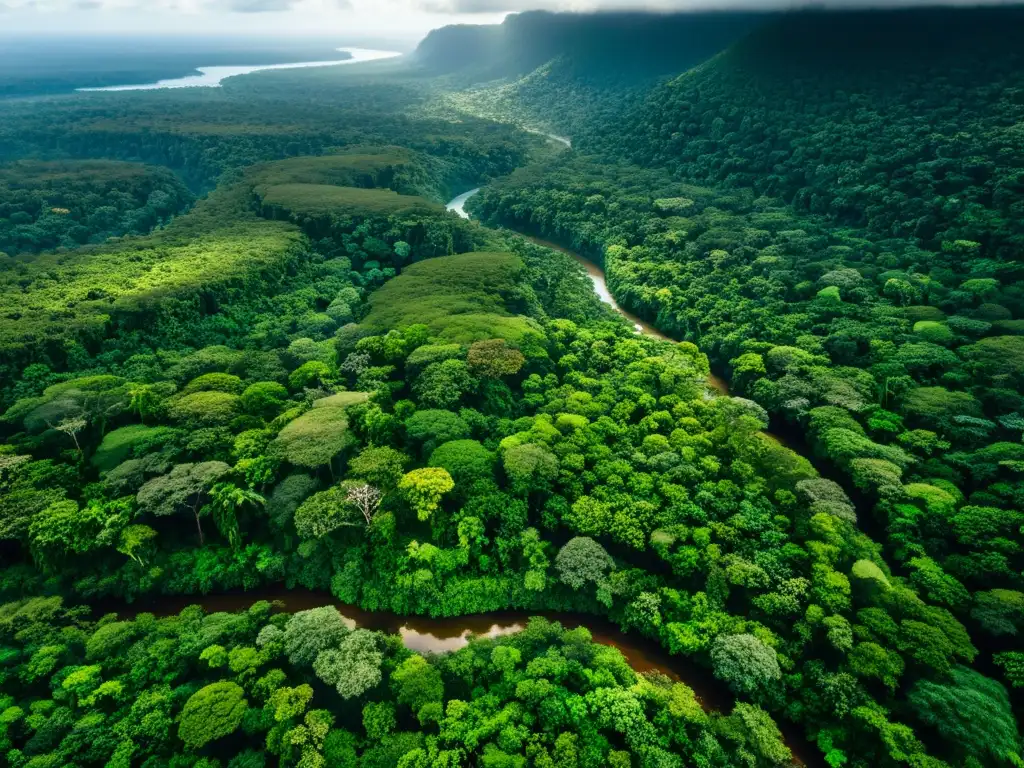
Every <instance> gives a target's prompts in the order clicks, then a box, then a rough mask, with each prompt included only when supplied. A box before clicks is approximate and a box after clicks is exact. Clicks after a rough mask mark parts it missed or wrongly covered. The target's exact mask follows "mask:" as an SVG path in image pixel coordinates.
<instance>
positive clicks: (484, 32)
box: [414, 11, 765, 81]
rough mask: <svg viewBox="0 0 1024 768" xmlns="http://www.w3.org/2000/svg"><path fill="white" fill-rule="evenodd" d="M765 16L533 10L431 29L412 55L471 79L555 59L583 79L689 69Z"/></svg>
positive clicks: (429, 66)
mask: <svg viewBox="0 0 1024 768" xmlns="http://www.w3.org/2000/svg"><path fill="white" fill-rule="evenodd" d="M764 19H765V16H764V14H756V13H687V14H671V15H659V14H650V13H596V14H579V13H549V12H545V11H533V12H529V13H521V14H516V15H513V16H509V17H508V18H507V19H506V20H505V21H504V23H502V24H501V25H497V26H494V25H492V26H450V27H443V28H441V29H437V30H434V31H433V32H431V33H430V34H429V35H427V37H426V39H424V40H423V42H422V43H420V45H419V48H418V49H417V50H416V53H415V54H414V59H415V60H416V61H417V62H418V63H419V64H421V65H422V66H423V67H424V68H425V69H426V70H427V71H429V72H431V73H432V74H451V73H458V74H459V75H462V76H464V77H466V78H467V79H468V80H471V81H472V80H477V81H483V80H493V79H498V78H505V77H513V76H521V75H525V74H527V73H529V72H532V71H533V70H535V69H537V68H538V67H541V66H542V65H544V64H546V63H547V62H549V61H551V60H552V59H555V58H560V57H562V58H565V59H567V60H568V61H570V62H572V65H573V70H574V74H575V75H577V76H581V77H595V78H609V77H610V78H614V79H617V80H620V79H623V78H629V77H632V78H637V77H639V78H645V77H651V76H659V75H668V74H677V73H679V72H682V71H684V70H686V69H689V68H690V67H692V66H694V65H696V64H699V63H700V62H702V61H704V60H705V59H707V58H709V57H710V56H713V55H714V54H716V53H718V52H719V51H721V50H722V49H723V48H725V47H727V46H728V45H729V44H731V43H732V42H734V41H736V40H738V39H739V38H740V37H742V36H743V35H744V34H745V33H747V32H749V31H750V30H751V29H752V28H753V27H755V26H756V25H758V24H759V23H761V22H762V21H763V20H764Z"/></svg>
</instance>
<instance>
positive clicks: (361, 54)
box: [77, 48, 402, 91]
mask: <svg viewBox="0 0 1024 768" xmlns="http://www.w3.org/2000/svg"><path fill="white" fill-rule="evenodd" d="M338 50H339V51H341V52H342V53H347V54H349V58H347V59H341V60H339V61H297V62H293V63H290V64H264V65H257V66H247V67H239V66H236V67H196V71H197V72H198V73H199V74H197V75H188V76H186V77H176V78H173V79H170V80H157V81H156V82H155V83H140V84H137V85H108V86H105V87H103V88H78V89H77V90H79V91H155V90H158V89H160V88H220V87H221V84H222V83H223V82H224V81H225V80H227V79H228V78H229V77H236V76H238V75H251V74H252V73H253V72H263V71H265V70H270V69H304V68H306V67H337V66H341V65H343V64H360V63H362V62H365V61H378V60H380V59H393V58H395V57H397V56H401V55H402V54H401V53H398V52H397V51H375V50H371V49H369V48H339V49H338Z"/></svg>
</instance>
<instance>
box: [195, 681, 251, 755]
mask: <svg viewBox="0 0 1024 768" xmlns="http://www.w3.org/2000/svg"><path fill="white" fill-rule="evenodd" d="M247 708H248V702H247V701H246V699H245V691H244V690H242V688H241V687H240V686H238V685H236V684H235V683H230V682H227V681H224V682H220V683H212V684H211V685H208V686H206V687H205V688H201V689H200V690H198V691H196V692H195V693H194V694H192V696H191V697H190V698H189V700H188V701H186V702H185V706H184V708H183V709H182V711H181V722H180V724H179V725H178V736H179V738H180V739H181V740H182V741H183V742H185V744H187V745H188V746H190V747H192V748H194V749H198V748H200V747H203V746H205V745H206V744H208V743H209V742H211V741H214V740H216V739H220V738H223V737H224V736H228V735H229V734H231V733H234V732H235V730H236V729H237V728H238V726H239V725H241V724H242V719H243V718H244V717H245V712H246V709H247Z"/></svg>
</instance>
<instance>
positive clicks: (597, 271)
mask: <svg viewBox="0 0 1024 768" xmlns="http://www.w3.org/2000/svg"><path fill="white" fill-rule="evenodd" d="M543 135H544V136H547V137H548V138H549V139H552V140H553V141H557V142H559V143H561V144H565V146H567V147H571V146H572V144H571V142H570V141H569V139H565V138H562V137H559V136H552V135H551V134H543ZM479 191H480V188H479V187H477V188H476V189H471V190H469V192H463V193H462V194H461V195H459V196H458V197H456V198H455V199H453V200H452V201H451V202H450V203H448V205H447V206H446V207H447V208H448V210H449V211H454V212H455V213H457V214H459V216H461V217H462V218H464V219H468V218H469V212H468V211H467V210H466V201H468V200H469V198H471V197H472V196H473V195H475V194H476V193H477V192H479ZM520 234H522V233H520ZM523 237H525V238H526V239H527V240H529V241H530V242H532V243H536V244H537V245H542V246H544V247H545V248H551V249H553V250H556V251H561V252H562V253H566V254H568V255H570V256H572V257H573V258H574V259H576V261H578V262H579V263H580V264H582V265H583V268H584V269H586V270H587V275H588V276H589V277H590V282H591V283H593V284H594V292H595V293H596V294H597V296H598V298H599V299H601V301H603V302H604V303H605V304H607V305H608V306H610V307H611V308H612V309H614V310H615V311H616V312H618V313H619V314H620V315H622V316H623V317H624V318H626V319H627V320H629V322H630V323H632V324H633V328H635V329H636V332H637V333H642V334H644V335H645V336H650V337H652V338H655V339H662V340H663V341H672V339H671V338H669V337H668V336H666V335H665V334H664V333H662V332H661V331H659V330H658V329H657V328H655V327H654V326H653V325H651V324H650V323H647V322H644V321H643V320H641V319H640V318H639V317H637V316H636V315H634V314H633V313H631V312H627V311H626V310H624V309H623V308H622V307H620V306H619V302H617V301H616V300H615V297H614V296H612V292H611V291H610V290H608V283H607V282H605V279H604V271H603V270H602V269H601V267H599V266H598V265H597V264H595V263H594V262H592V261H591V260H590V259H588V258H586V257H585V256H582V255H580V254H578V253H575V252H574V251H570V250H569V249H568V248H563V247H562V246H560V245H557V244H555V243H552V242H549V241H547V240H541V239H540V238H539V237H530V236H529V235H523ZM707 381H708V386H710V387H711V388H712V389H713V390H715V391H716V392H718V393H719V394H721V395H728V394H729V384H728V382H727V381H726V380H725V379H723V378H722V377H721V376H716V375H715V374H713V373H712V374H710V375H709V376H708V379H707ZM771 436H772V437H774V438H775V439H776V440H778V439H779V438H778V437H776V436H775V435H771ZM780 442H781V440H780Z"/></svg>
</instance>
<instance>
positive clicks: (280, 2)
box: [0, 0, 999, 41]
mask: <svg viewBox="0 0 1024 768" xmlns="http://www.w3.org/2000/svg"><path fill="white" fill-rule="evenodd" d="M977 1H978V0H965V3H972V4H976V2H977ZM998 1H999V0H990V2H998ZM939 2H946V3H951V4H956V3H957V0H0V12H2V13H3V24H2V25H0V35H3V34H5V33H6V34H15V35H18V34H27V33H63V34H67V33H94V34H97V33H150V34H153V33H156V34H168V35H171V34H178V35H196V34H272V35H288V34H291V35H318V36H326V35H330V36H332V37H338V38H339V39H340V40H343V39H344V38H353V39H355V38H360V37H366V36H374V37H376V38H379V39H395V40H405V41H411V40H415V39H418V38H420V37H422V36H423V35H425V34H426V33H427V32H428V31H429V30H430V29H433V28H435V27H439V26H442V25H444V24H449V23H495V22H499V21H501V19H502V18H504V16H505V15H506V14H507V13H509V12H515V11H523V10H533V9H545V10H573V11H587V10H598V9H605V10H640V9H644V8H649V9H652V10H662V11H665V10H687V9H690V10H696V9H702V10H706V9H708V8H743V9H757V8H761V9H765V10H768V9H772V8H793V7H800V6H804V5H814V6H816V7H822V6H825V7H857V6H861V7H862V6H876V7H891V6H896V5H899V6H914V5H935V4H937V3H939ZM980 2H985V0H980Z"/></svg>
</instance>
